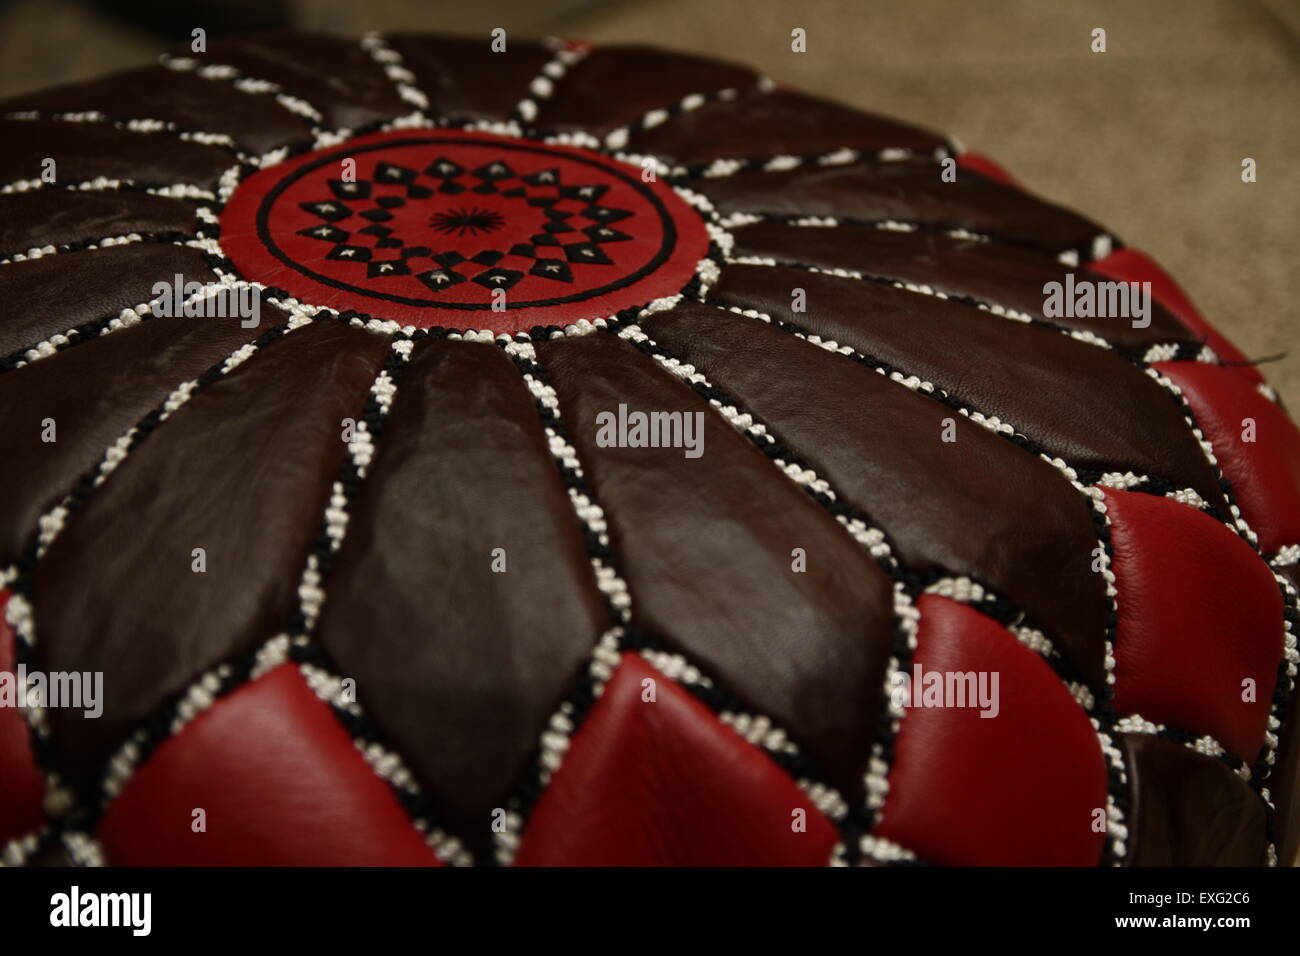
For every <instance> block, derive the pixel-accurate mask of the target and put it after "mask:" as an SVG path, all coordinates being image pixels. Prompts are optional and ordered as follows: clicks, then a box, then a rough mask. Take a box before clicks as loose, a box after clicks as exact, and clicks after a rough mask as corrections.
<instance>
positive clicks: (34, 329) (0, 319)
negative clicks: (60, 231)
mask: <svg viewBox="0 0 1300 956" xmlns="http://www.w3.org/2000/svg"><path fill="white" fill-rule="evenodd" d="M177 275H180V276H182V277H183V278H182V284H184V283H188V282H210V281H212V280H214V279H216V274H215V273H214V272H213V271H212V270H211V269H209V268H208V266H207V263H206V262H204V260H203V256H202V254H201V253H200V252H199V251H198V250H197V249H190V248H188V247H185V246H172V245H165V244H159V243H135V244H133V245H129V246H111V247H109V248H106V249H87V250H86V251H84V252H68V253H63V254H61V255H54V256H44V257H42V258H40V259H31V260H29V261H27V262H14V263H10V264H9V265H7V266H4V267H2V268H0V302H4V303H5V305H6V308H5V312H4V314H3V315H0V356H4V355H9V354H10V353H12V352H17V351H19V350H20V349H27V348H31V347H32V346H34V345H36V344H38V343H40V342H43V341H44V340H45V339H48V338H49V337H50V336H51V335H57V334H60V333H62V332H67V331H68V330H69V329H72V328H75V327H77V326H79V325H81V324H82V323H83V322H91V321H94V320H96V319H103V318H106V317H108V316H110V315H113V316H115V315H117V313H118V312H120V311H122V310H123V309H128V308H134V307H135V306H137V305H140V304H142V303H144V302H148V301H149V300H150V299H152V298H154V293H153V287H154V284H155V283H157V282H166V283H168V284H170V285H173V286H174V284H175V281H176V276H177Z"/></svg>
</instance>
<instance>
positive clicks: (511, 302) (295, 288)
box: [221, 130, 709, 332]
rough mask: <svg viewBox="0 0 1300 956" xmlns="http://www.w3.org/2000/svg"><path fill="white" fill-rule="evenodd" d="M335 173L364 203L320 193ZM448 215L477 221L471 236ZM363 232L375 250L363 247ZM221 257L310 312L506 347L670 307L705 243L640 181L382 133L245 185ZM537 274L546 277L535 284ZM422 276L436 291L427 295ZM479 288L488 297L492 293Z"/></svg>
mask: <svg viewBox="0 0 1300 956" xmlns="http://www.w3.org/2000/svg"><path fill="white" fill-rule="evenodd" d="M343 159H355V161H356V163H357V168H356V171H357V177H358V178H357V181H356V183H353V184H352V185H353V186H355V187H357V188H358V189H362V188H364V190H365V191H366V198H355V199H353V198H348V199H347V200H346V201H345V200H342V199H339V198H337V195H336V193H335V192H333V191H332V189H333V188H334V187H339V186H343V187H346V186H347V185H349V184H347V183H342V182H340V181H337V180H334V179H333V178H332V177H335V176H338V175H340V173H339V168H340V162H341V161H342V160H343ZM444 162H450V163H451V165H453V166H457V165H458V166H460V167H461V168H462V169H463V170H464V171H463V172H461V173H458V174H457V176H456V179H455V181H451V182H444V180H443V179H442V178H440V176H439V175H435V172H436V165H435V164H440V163H444ZM489 168H500V169H501V170H503V171H505V172H502V173H501V175H502V176H503V177H504V178H502V179H500V180H499V182H500V183H501V186H500V187H499V188H498V186H496V185H493V184H491V183H484V182H483V180H482V178H481V177H480V176H479V171H480V170H486V169H489ZM395 170H400V171H401V172H400V173H399V174H400V175H409V176H410V177H412V179H411V183H410V187H409V188H410V190H412V191H408V188H407V186H405V185H403V184H401V183H394V182H390V181H387V180H386V179H385V176H388V175H393V174H394V171H395ZM431 170H433V171H431ZM539 176H546V177H548V179H547V180H546V183H542V182H540V181H539V180H537V177H539ZM331 183H332V184H333V186H331V185H330V184H331ZM440 183H442V185H440ZM446 188H454V189H457V190H459V191H458V192H455V193H451V194H444V193H443V191H442V190H444V189H446ZM480 190H487V191H486V192H482V191H480ZM525 190H531V192H529V193H526V192H525ZM579 190H586V191H588V193H589V195H578V193H577V191H579ZM566 191H567V192H566ZM381 201H383V202H388V203H400V205H392V206H385V207H383V208H379V206H378V204H379V203H380V202H381ZM539 203H540V204H545V205H538V204H539ZM322 207H328V209H329V211H328V213H325V212H322V211H320V210H321V208H322ZM313 209H315V210H318V211H315V212H313V211H312V210H313ZM462 213H463V214H469V213H474V214H476V215H482V216H486V217H488V218H487V220H482V221H480V224H479V225H477V226H473V227H471V226H469V225H465V222H466V220H465V219H463V218H460V214H462ZM452 214H455V216H454V217H453V221H451V222H447V221H444V220H442V219H440V217H441V216H446V215H452ZM325 215H328V216H329V221H326V219H325V218H324V217H325ZM552 216H555V217H559V218H558V219H552V218H551V217H552ZM370 217H382V218H378V219H375V220H373V221H371V220H370ZM440 223H441V224H440ZM602 227H603V228H602ZM374 229H380V230H383V235H382V236H381V237H378V238H377V237H376V236H375V235H374V234H372V233H368V232H366V230H374ZM317 230H325V231H326V232H327V233H328V234H329V235H330V236H332V238H325V237H324V236H322V235H318V234H317V232H316V231H317ZM330 230H333V231H332V232H330ZM606 237H608V238H606ZM221 244H222V249H223V250H224V251H225V253H226V255H228V256H229V257H230V258H231V260H232V261H233V262H234V263H235V265H236V266H237V267H238V268H239V270H240V272H241V273H242V274H243V275H244V276H245V277H247V278H249V279H256V280H258V281H263V282H266V283H268V284H273V285H278V286H281V287H283V288H285V289H287V290H288V291H290V292H291V293H293V294H294V295H296V296H298V297H300V298H302V299H303V300H304V301H310V302H312V303H314V304H317V305H326V306H330V307H331V308H335V309H340V310H342V309H356V310H358V311H361V312H365V313H368V314H375V315H383V316H384V317H385V318H389V319H393V320H396V321H398V322H402V323H404V324H405V323H410V324H413V325H416V326H419V327H424V328H427V327H429V326H433V325H442V326H445V327H448V328H461V327H468V328H490V329H492V330H493V331H496V332H513V331H516V330H519V329H528V328H531V327H533V326H536V325H550V324H556V325H564V324H567V323H570V322H576V321H578V320H579V319H596V318H603V317H605V316H608V315H612V314H613V313H615V312H617V311H619V310H620V309H625V308H627V307H628V306H631V305H640V304H643V303H645V302H647V301H651V300H653V299H656V298H659V297H661V296H666V295H673V294H675V293H677V292H679V291H681V289H682V287H683V286H685V285H686V283H687V282H688V281H690V279H691V277H692V276H693V275H694V273H695V268H696V265H697V264H698V263H699V261H700V259H702V258H703V257H704V256H705V255H706V254H707V252H708V246H709V236H708V233H707V232H706V231H705V229H704V226H703V223H702V222H701V220H700V217H699V215H698V214H697V213H696V212H695V211H694V210H692V209H691V208H690V206H688V205H687V203H686V201H685V200H684V199H683V198H682V197H681V196H679V195H678V194H677V193H676V192H675V191H674V190H673V189H672V188H670V187H669V186H668V185H666V184H665V183H663V182H661V181H659V180H653V181H651V182H645V181H643V179H642V176H641V170H640V168H639V167H634V166H630V165H628V164H627V163H623V162H621V161H616V160H606V159H603V158H601V157H598V156H596V155H595V154H593V153H590V152H586V151H582V150H575V149H572V148H569V147H564V146H550V145H542V144H536V143H523V142H521V141H518V140H512V139H509V138H504V137H500V136H494V135H491V134H487V133H480V132H465V131H460V130H393V131H390V132H385V133H373V134H369V135H366V136H360V137H357V138H356V139H354V140H350V141H349V142H348V144H347V146H346V147H341V148H338V149H334V150H317V151H315V152H311V153H306V154H304V155H302V156H299V157H295V158H293V159H291V160H288V161H286V162H284V163H281V164H279V165H276V166H274V167H272V168H269V169H265V170H262V171H260V172H257V173H255V174H253V175H252V176H250V177H249V178H248V179H247V180H246V181H244V182H243V183H241V184H240V186H239V188H238V189H237V190H236V191H235V193H234V195H233V196H232V197H231V199H230V202H229V203H228V204H227V206H226V207H225V209H224V210H223V211H222V214H221ZM341 255H346V256H348V257H349V258H347V259H342V258H339V256H341ZM408 255H409V256H410V258H407V256H408ZM448 256H453V257H454V259H449V258H447V257H448ZM482 257H486V258H482ZM489 266H490V267H491V269H489ZM548 266H550V267H554V268H556V269H558V270H560V271H559V272H558V273H557V274H555V275H549V274H548V273H547V271H546V270H547V267H548ZM377 269H387V270H389V271H390V272H391V274H380V273H377V272H375V270H377ZM435 273H436V274H437V276H438V279H439V280H440V281H441V283H442V284H433V285H431V284H430V283H432V282H434V279H433V278H432V276H433V275H434V274H435ZM493 273H495V279H496V280H497V281H498V282H499V283H503V284H498V285H493V278H492V276H493ZM421 276H424V277H425V278H423V279H422V278H421ZM494 288H499V289H502V290H508V297H507V300H506V301H505V302H504V303H503V305H504V308H503V310H502V311H496V310H495V309H493V308H491V305H492V293H491V291H490V290H492V289H494Z"/></svg>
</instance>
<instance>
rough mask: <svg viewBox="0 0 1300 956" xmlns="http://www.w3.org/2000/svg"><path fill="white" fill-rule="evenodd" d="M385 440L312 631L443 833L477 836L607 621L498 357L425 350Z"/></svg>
mask: <svg viewBox="0 0 1300 956" xmlns="http://www.w3.org/2000/svg"><path fill="white" fill-rule="evenodd" d="M379 444H380V449H381V451H380V453H379V456H378V458H377V459H376V461H375V464H374V468H373V470H372V471H371V472H370V474H369V475H368V476H367V480H366V483H365V484H364V485H363V487H362V491H361V494H360V497H359V498H358V499H357V500H356V502H355V503H354V505H353V507H352V510H351V519H350V522H349V523H350V530H349V534H348V536H347V538H346V540H345V542H344V545H343V547H342V549H341V550H340V551H339V554H338V557H337V560H336V563H335V568H334V570H335V573H334V575H333V582H334V584H333V585H332V586H331V588H330V589H329V594H328V598H327V600H326V604H325V608H324V610H323V612H322V616H321V620H320V625H319V633H320V635H321V640H322V641H323V642H324V644H325V647H326V649H327V650H328V651H329V652H330V654H331V656H332V657H333V658H334V660H335V661H336V662H337V664H338V666H339V668H340V671H341V672H342V673H345V674H347V675H349V676H351V677H353V678H355V679H356V681H357V688H358V699H359V702H360V703H361V705H362V706H363V707H364V708H366V710H367V712H368V713H370V714H371V715H372V716H373V717H374V719H375V721H376V722H377V723H378V725H379V726H380V727H381V728H382V729H383V730H384V731H385V732H386V733H387V735H388V736H389V737H390V738H391V739H392V740H393V741H394V742H395V743H396V744H397V745H398V747H399V749H400V752H401V753H402V754H403V755H404V756H405V757H406V759H407V761H408V763H409V765H410V766H411V768H412V770H413V772H414V773H415V774H416V776H417V777H418V778H419V780H420V782H421V784H422V785H423V786H424V787H425V788H426V790H427V791H428V792H429V793H431V794H432V795H433V796H434V798H435V800H436V803H437V805H438V806H439V807H440V808H441V809H442V810H443V812H444V813H445V815H446V819H447V820H448V821H449V822H450V824H451V825H452V826H453V828H454V829H455V830H456V831H457V832H483V833H485V832H486V829H485V827H486V824H487V823H488V822H489V820H490V815H491V812H492V810H493V809H494V808H496V807H502V806H505V804H506V801H507V798H508V797H509V795H510V790H511V788H512V787H513V785H514V784H515V781H517V780H518V779H519V778H520V776H521V775H522V774H523V772H524V770H525V769H526V766H527V761H528V759H529V758H530V757H531V755H532V754H533V752H534V751H535V750H536V749H537V746H538V740H539V739H540V736H541V733H542V730H543V728H544V727H545V726H546V722H547V719H548V718H549V717H550V715H551V713H552V712H553V711H554V710H555V708H556V706H557V705H558V704H559V702H560V698H561V697H562V696H563V694H564V692H565V691H566V690H567V689H568V686H569V684H570V683H571V682H572V681H573V679H574V678H575V676H576V675H577V674H578V673H579V672H580V670H581V664H582V661H583V659H584V657H585V656H586V655H587V653H588V652H589V651H590V650H591V649H592V648H593V647H594V646H595V644H596V641H597V639H598V638H599V636H600V634H601V632H602V631H604V630H605V629H606V628H607V627H608V626H609V624H608V619H607V614H606V611H605V607H604V605H603V603H602V602H601V599H600V595H599V592H597V590H596V587H595V580H594V578H593V577H592V574H591V569H590V566H589V564H588V561H587V554H586V550H585V547H584V544H583V540H582V534H581V532H580V530H579V526H578V523H577V521H576V519H575V517H574V515H573V509H572V506H571V505H570V504H569V499H568V494H567V493H566V491H565V490H564V486H563V485H562V484H561V482H560V476H559V472H557V471H556V469H555V466H554V464H553V463H552V460H551V456H550V452H549V451H548V450H547V447H546V436H545V434H544V433H543V431H542V427H541V424H540V422H539V420H538V417H537V412H536V409H535V408H534V407H533V402H532V397H531V395H530V394H529V392H528V390H527V389H526V388H525V386H524V383H523V380H522V379H521V378H520V376H519V372H518V371H517V370H516V369H515V367H514V365H513V364H512V363H511V361H510V360H509V359H508V358H507V357H506V356H505V354H504V353H503V352H502V351H501V350H500V349H498V348H496V347H495V346H492V345H482V344H473V343H465V342H450V341H445V340H435V341H425V342H422V343H421V344H420V345H419V346H417V347H416V349H415V350H414V351H413V354H412V356H411V361H410V365H409V367H408V368H407V369H406V370H405V371H404V373H403V374H402V376H401V379H400V383H399V386H398V392H397V398H396V400H395V401H394V404H393V408H392V410H391V411H390V413H389V415H388V418H387V419H386V421H385V423H384V427H383V432H382V439H381V441H380V443H379ZM497 548H501V549H503V550H504V552H505V554H504V561H505V565H504V571H500V572H499V571H494V570H493V560H494V551H495V549H497ZM399 660H400V661H401V662H402V666H401V667H393V666H392V665H393V662H394V661H399Z"/></svg>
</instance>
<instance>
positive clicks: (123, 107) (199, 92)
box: [0, 66, 307, 154]
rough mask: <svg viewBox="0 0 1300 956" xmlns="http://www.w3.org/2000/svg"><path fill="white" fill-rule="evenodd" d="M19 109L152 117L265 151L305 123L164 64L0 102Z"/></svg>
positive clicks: (296, 134)
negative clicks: (90, 111)
mask: <svg viewBox="0 0 1300 956" xmlns="http://www.w3.org/2000/svg"><path fill="white" fill-rule="evenodd" d="M18 110H40V111H43V112H73V113H80V112H84V111H87V110H98V111H99V112H102V113H106V114H107V115H108V116H109V117H111V118H112V119H119V120H129V119H156V120H163V121H165V122H171V123H175V124H176V125H177V126H179V127H180V128H182V129H189V130H201V131H202V132H205V133H225V134H227V135H229V136H231V137H233V138H234V140H235V142H236V143H237V144H238V145H239V147H240V148H241V149H244V150H246V151H248V152H251V153H256V154H260V153H265V152H268V151H270V150H272V149H274V148H275V147H277V146H282V145H284V144H285V143H290V142H293V141H294V140H297V139H302V138H303V137H304V136H305V135H306V134H307V129H306V125H305V124H304V122H303V120H302V119H301V118H300V117H298V116H297V115H295V114H293V113H291V112H289V111H288V110H287V109H285V108H284V107H283V106H281V105H280V104H279V103H277V102H276V101H275V98H274V97H272V96H263V95H258V94H255V93H244V92H242V91H240V90H237V89H236V88H235V87H234V86H232V85H231V84H229V83H214V82H212V81H211V80H206V79H204V78H202V77H199V76H195V75H193V74H191V73H179V72H177V71H175V70H171V69H168V68H167V67H163V66H146V67H141V68H139V69H135V70H122V71H120V72H118V73H110V74H109V75H108V76H104V77H100V78H99V79H97V80H91V81H89V82H86V83H69V84H67V85H66V86H56V87H53V88H51V89H48V90H42V91H39V92H36V93H28V94H25V95H20V96H15V97H11V98H10V99H7V100H4V101H3V102H0V113H8V112H11V111H18Z"/></svg>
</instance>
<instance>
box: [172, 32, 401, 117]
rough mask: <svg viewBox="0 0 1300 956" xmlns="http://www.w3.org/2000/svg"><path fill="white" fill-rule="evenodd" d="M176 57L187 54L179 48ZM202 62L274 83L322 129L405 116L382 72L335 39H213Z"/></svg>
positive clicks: (351, 44) (350, 44) (292, 35)
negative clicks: (310, 110)
mask: <svg viewBox="0 0 1300 956" xmlns="http://www.w3.org/2000/svg"><path fill="white" fill-rule="evenodd" d="M176 55H177V56H188V55H191V54H190V53H189V51H188V50H187V49H185V48H181V49H178V50H177V51H176ZM202 60H203V61H204V62H212V63H223V64H228V65H229V66H233V67H234V68H235V69H237V70H239V71H240V72H241V73H244V74H246V75H248V76H254V77H257V78H258V79H261V80H267V81H269V82H271V83H275V84H278V85H279V86H280V88H281V89H282V90H283V91H284V92H285V93H287V94H289V95H290V96H296V97H298V98H299V99H301V100H304V101H306V102H307V103H310V104H311V105H312V106H313V107H315V108H316V109H318V110H320V111H321V114H322V116H323V117H324V122H325V125H326V126H330V127H344V128H347V129H356V128H357V127H358V126H363V125H365V124H367V123H373V122H376V121H379V120H390V119H393V118H394V117H396V116H401V115H402V114H404V113H407V112H410V107H409V106H406V105H404V104H403V103H402V99H401V97H400V96H398V95H397V91H396V90H395V89H394V88H393V83H392V81H391V80H389V79H388V77H387V76H386V75H385V74H384V71H383V68H382V67H380V66H379V64H378V63H376V62H375V60H374V59H373V58H372V57H371V56H370V55H369V54H368V53H366V51H365V50H363V49H361V46H360V44H358V43H356V42H355V41H352V40H347V39H343V38H341V37H334V36H329V35H327V34H324V33H298V32H272V33H254V34H245V35H242V36H240V37H239V39H238V40H230V39H226V38H224V37H218V38H215V39H214V40H213V41H212V42H211V43H209V45H208V52H207V54H206V55H204V56H203V57H202Z"/></svg>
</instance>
